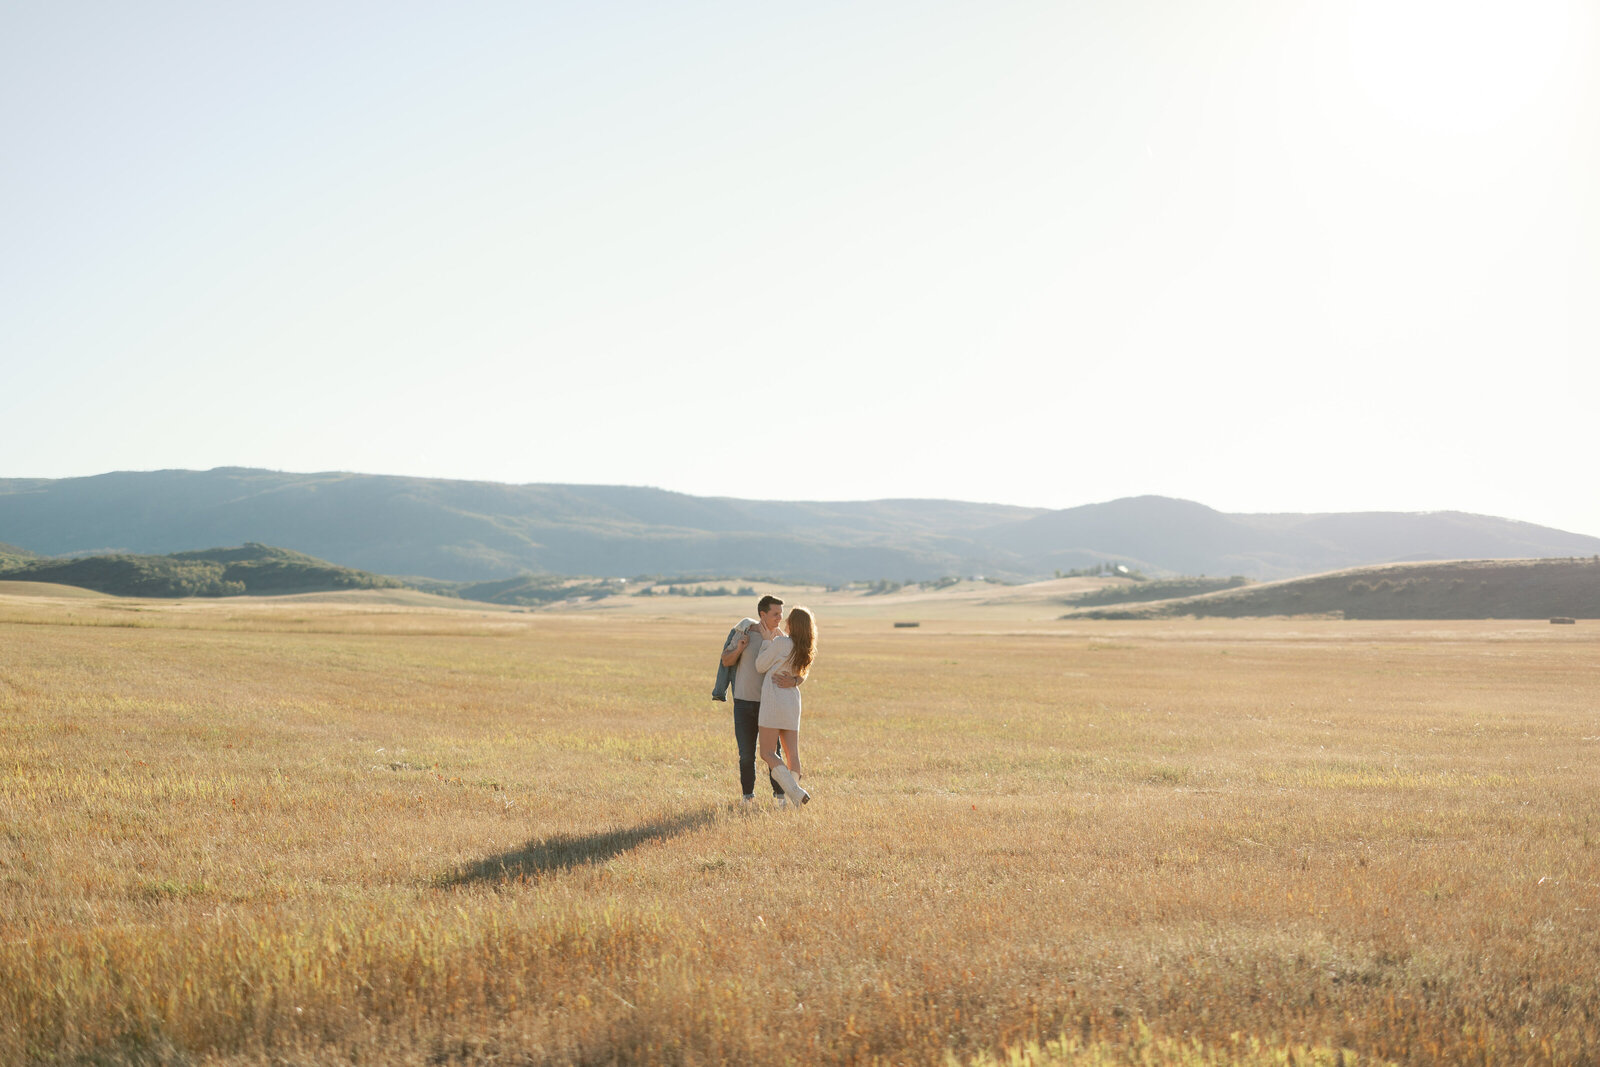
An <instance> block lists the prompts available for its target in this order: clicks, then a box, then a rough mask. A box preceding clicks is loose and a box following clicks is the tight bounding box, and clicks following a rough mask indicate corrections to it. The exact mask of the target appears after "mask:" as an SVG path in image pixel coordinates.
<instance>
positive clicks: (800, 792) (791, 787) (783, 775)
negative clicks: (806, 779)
mask: <svg viewBox="0 0 1600 1067" xmlns="http://www.w3.org/2000/svg"><path fill="white" fill-rule="evenodd" d="M772 777H774V778H776V779H777V780H778V784H779V785H781V786H782V787H783V795H784V796H786V797H788V798H789V803H791V804H804V803H805V802H806V801H808V800H810V799H811V794H810V793H807V792H806V791H805V790H804V789H801V788H800V783H799V782H797V781H795V779H794V772H793V771H791V770H790V769H789V768H788V767H787V766H785V765H784V764H782V763H780V764H778V765H777V766H776V767H774V768H772Z"/></svg>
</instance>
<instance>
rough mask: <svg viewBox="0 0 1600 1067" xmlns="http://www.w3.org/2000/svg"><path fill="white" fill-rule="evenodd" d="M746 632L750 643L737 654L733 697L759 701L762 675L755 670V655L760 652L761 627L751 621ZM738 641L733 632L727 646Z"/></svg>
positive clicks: (737, 636)
mask: <svg viewBox="0 0 1600 1067" xmlns="http://www.w3.org/2000/svg"><path fill="white" fill-rule="evenodd" d="M746 632H747V634H748V635H749V637H750V643H749V644H747V645H745V646H744V652H743V653H741V654H740V656H739V663H738V669H737V670H735V671H734V674H733V699H735V700H755V701H759V700H760V699H761V678H762V675H761V673H760V672H759V671H757V670H756V657H757V656H759V655H760V654H761V627H759V626H757V625H756V624H754V623H751V624H750V629H749V630H748V631H746ZM738 643H739V635H738V634H734V635H733V644H730V645H729V646H728V647H729V648H730V649H731V648H733V646H734V645H737V644H738Z"/></svg>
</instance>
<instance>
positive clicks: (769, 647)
mask: <svg viewBox="0 0 1600 1067" xmlns="http://www.w3.org/2000/svg"><path fill="white" fill-rule="evenodd" d="M793 651H794V642H793V641H792V640H790V638H789V635H788V634H778V635H777V636H776V637H774V638H773V639H772V640H770V641H763V642H761V651H760V652H758V653H757V654H756V670H758V671H760V672H761V673H762V678H761V714H760V717H759V718H758V719H757V720H756V722H757V724H758V725H761V726H770V727H772V728H773V729H776V730H798V729H800V687H799V686H795V687H793V688H792V689H783V688H780V687H779V686H776V685H774V684H773V683H772V676H773V675H774V674H778V673H779V672H781V671H782V670H783V668H784V665H785V664H787V663H788V662H789V653H791V652H793Z"/></svg>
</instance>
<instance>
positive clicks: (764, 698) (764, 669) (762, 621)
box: [711, 596, 817, 807]
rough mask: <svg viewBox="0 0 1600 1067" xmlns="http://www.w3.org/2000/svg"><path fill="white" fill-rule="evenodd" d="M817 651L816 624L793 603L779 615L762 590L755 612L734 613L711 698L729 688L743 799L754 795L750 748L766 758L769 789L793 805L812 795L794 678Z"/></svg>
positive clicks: (776, 603) (779, 606)
mask: <svg viewBox="0 0 1600 1067" xmlns="http://www.w3.org/2000/svg"><path fill="white" fill-rule="evenodd" d="M816 654H817V625H816V622H815V620H813V619H812V617H811V612H809V611H807V610H806V609H805V608H801V607H797V608H795V609H793V610H792V611H790V612H789V617H788V618H787V619H785V618H784V617H783V601H781V600H779V599H778V598H777V597H775V596H764V597H762V598H761V602H760V603H759V604H757V605H756V617H755V618H754V619H741V620H740V621H739V624H738V625H737V626H735V627H734V628H733V629H732V630H730V631H728V639H727V640H726V641H725V642H723V645H722V667H721V669H720V670H719V671H718V672H717V687H716V689H714V690H713V691H712V693H711V697H712V699H713V700H723V699H726V698H725V697H724V696H723V694H724V693H725V692H726V691H727V689H728V687H729V684H730V683H731V685H732V688H733V736H734V738H735V740H736V741H737V742H738V744H739V785H740V787H741V788H742V789H743V791H744V803H746V804H749V803H752V802H753V801H754V800H755V797H756V768H755V762H756V753H757V750H758V749H759V751H760V754H761V760H762V762H763V763H765V764H766V765H767V777H768V779H769V781H771V783H772V796H773V798H774V799H776V800H777V801H778V802H779V803H780V804H788V805H793V806H794V807H799V806H800V805H801V804H804V803H805V802H806V801H808V800H810V799H811V794H810V793H807V792H806V791H805V790H804V789H802V788H801V787H800V782H799V779H800V776H801V775H800V686H801V685H802V684H803V683H804V682H805V680H806V674H807V672H808V671H810V669H811V663H812V661H813V660H814V659H816Z"/></svg>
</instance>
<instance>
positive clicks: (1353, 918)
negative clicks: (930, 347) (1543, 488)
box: [0, 588, 1600, 1065]
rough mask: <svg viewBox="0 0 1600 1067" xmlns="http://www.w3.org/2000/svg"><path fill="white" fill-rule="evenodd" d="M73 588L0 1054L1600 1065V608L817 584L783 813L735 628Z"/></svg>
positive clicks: (40, 706)
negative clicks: (1198, 606) (1561, 614)
mask: <svg viewBox="0 0 1600 1067" xmlns="http://www.w3.org/2000/svg"><path fill="white" fill-rule="evenodd" d="M49 592H50V591H49V590H47V589H45V590H41V589H38V588H32V589H27V590H16V591H14V592H13V593H12V594H10V595H3V596H0V834H3V844H0V1063H5V1064H13V1063H34V1062H38V1063H69V1064H119V1063H129V1064H131V1063H189V1064H197V1065H198V1064H240V1065H242V1064H280V1063H295V1064H323V1063H327V1064H333V1063H347V1062H359V1063H377V1064H386V1063H402V1064H445V1063H494V1064H546V1063H549V1064H564V1063H583V1064H609V1063H679V1064H702V1063H737V1064H774V1065H776V1064H786V1063H793V1064H864V1063H885V1064H940V1065H946V1064H962V1065H967V1064H993V1063H1007V1062H1009V1063H1034V1064H1046V1063H1051V1064H1056V1063H1059V1064H1069V1063H1082V1064H1109V1063H1141V1064H1167V1063H1171V1064H1220V1063H1252V1064H1257V1063H1259V1064H1268V1063H1287V1062H1294V1063H1326V1064H1333V1063H1339V1062H1344V1063H1372V1062H1386V1061H1393V1062H1399V1063H1441V1062H1448V1063H1486V1064H1487V1063H1516V1064H1522V1063H1536V1064H1538V1063H1563V1064H1578V1063H1594V1062H1596V1061H1597V1060H1600V981H1597V978H1596V975H1597V974H1600V848H1597V842H1600V804H1597V802H1600V679H1597V664H1600V629H1597V628H1596V626H1595V625H1594V624H1593V623H1588V622H1585V623H1580V624H1579V625H1577V626H1562V627H1552V626H1550V625H1548V624H1538V623H1512V622H1503V621H1502V622H1495V623H1479V622H1450V623H1421V624H1419V623H1397V622H1339V621H1327V620H1322V621H1316V620H1283V619H1277V620H1206V621H1203V622H1197V621H1194V620H1171V621H1159V622H1155V621H1152V622H1137V623H1110V622H1083V621H1077V622H1061V621H1056V620H1055V616H1056V615H1058V614H1059V613H1060V607H1059V603H1058V602H1054V601H1052V600H1051V598H1050V596H1049V595H1046V594H1045V593H1039V592H1037V591H1035V594H1026V593H1019V594H1016V595H1014V596H1011V597H1010V599H1009V600H1008V599H1007V598H1006V597H1001V596H998V595H995V594H992V593H990V592H986V591H984V590H983V589H981V588H979V589H966V590H958V591H955V592H954V593H952V594H951V595H950V596H949V597H947V598H946V599H944V600H940V599H938V598H933V597H924V598H920V599H919V598H916V597H913V596H911V595H906V596H902V597H899V598H893V597H885V598H881V599H880V600H876V601H872V600H867V599H864V598H859V597H856V598H851V597H843V596H835V597H833V598H831V599H830V598H829V597H828V596H827V595H823V594H818V595H816V596H815V597H814V599H813V600H812V602H811V606H812V607H814V608H815V609H816V610H817V614H818V620H819V624H820V629H821V646H820V653H819V657H818V661H817V666H816V668H815V673H814V675H813V677H812V679H811V680H810V681H809V682H808V683H807V686H806V689H805V700H806V716H805V721H804V726H803V729H802V734H801V736H802V739H803V747H802V753H803V755H804V757H805V761H806V770H807V774H806V784H807V787H808V788H809V789H810V790H811V791H812V793H813V795H814V797H815V800H814V801H813V802H812V803H811V804H810V805H808V806H807V807H806V808H805V809H804V810H802V811H799V812H785V811H778V810H773V809H771V808H769V807H766V806H765V805H763V806H762V807H761V808H760V809H759V810H754V811H747V810H741V809H740V808H739V807H738V806H737V805H736V804H735V803H733V801H734V798H735V796H736V794H737V780H736V777H735V770H736V768H735V759H734V746H733V737H732V729H731V726H730V715H731V712H730V706H729V705H727V704H718V703H713V702H712V701H710V699H709V690H710V687H711V682H712V675H713V673H714V668H715V663H714V659H715V656H716V653H717V651H718V648H719V645H720V642H721V640H722V638H723V636H724V634H725V633H726V631H727V627H728V626H729V625H730V624H731V623H732V621H734V620H735V619H736V618H737V617H738V616H739V615H741V614H744V613H747V612H750V611H752V610H753V607H754V605H753V604H750V605H747V604H744V603H743V602H742V601H741V602H735V601H732V600H723V599H720V598H716V599H712V598H707V599H705V600H688V599H679V600H677V602H675V603H670V602H664V601H665V600H666V599H668V598H661V599H656V600H648V601H646V600H643V599H640V598H633V599H625V598H615V603H613V602H612V601H606V602H602V604H601V605H600V606H598V607H597V608H596V610H592V611H572V610H561V611H550V612H542V613H526V612H515V611H503V610H487V609H486V610H477V609H472V610H464V609H461V608H455V607H449V606H439V605H435V604H434V603H433V602H432V601H427V600H424V601H416V600H413V601H409V602H405V601H389V602H386V601H385V600H384V598H383V596H380V595H345V596H333V597H320V598H317V597H310V598H283V599H278V600H259V601H250V600H243V599H239V600H223V601H213V602H200V601H184V602H176V603H162V602H154V601H123V600H116V599H111V598H78V599H66V598H57V597H54V596H49V595H39V594H47V593H49ZM793 602H794V600H793V599H792V598H791V603H793ZM913 618H914V619H920V620H922V622H923V625H922V627H921V628H919V629H914V630H896V629H893V628H892V627H891V625H890V624H891V622H892V621H894V620H896V619H913Z"/></svg>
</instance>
